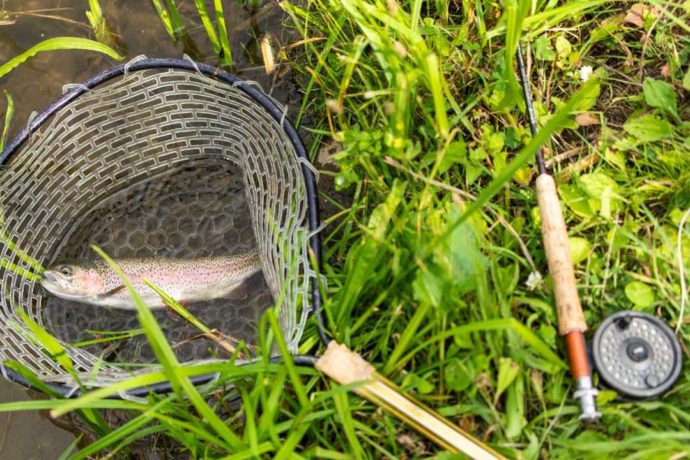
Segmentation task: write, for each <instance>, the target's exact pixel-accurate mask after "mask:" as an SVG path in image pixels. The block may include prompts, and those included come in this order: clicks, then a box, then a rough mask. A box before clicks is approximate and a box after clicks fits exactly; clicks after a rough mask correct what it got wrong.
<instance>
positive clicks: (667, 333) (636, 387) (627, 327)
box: [592, 310, 683, 399]
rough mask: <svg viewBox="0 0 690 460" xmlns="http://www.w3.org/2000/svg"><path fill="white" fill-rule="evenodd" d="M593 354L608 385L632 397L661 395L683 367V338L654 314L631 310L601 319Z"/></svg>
mask: <svg viewBox="0 0 690 460" xmlns="http://www.w3.org/2000/svg"><path fill="white" fill-rule="evenodd" d="M592 358H593V360H594V366H595V368H596V370H597V371H598V372H599V376H600V377H601V380H602V381H603V382H604V383H605V384H606V386H608V387H609V388H611V389H612V390H616V391H617V392H618V393H619V394H620V395H621V396H622V397H627V398H632V399H642V398H654V397H658V396H661V395H662V394H663V393H664V392H666V391H667V390H668V389H669V388H671V386H673V384H674V383H675V382H676V380H677V379H678V377H679V376H680V371H681V369H682V367H683V362H682V355H681V349H680V342H679V341H678V338H677V337H676V335H675V334H674V333H673V331H672V330H671V328H670V327H668V326H667V325H666V324H665V323H664V322H663V321H661V320H660V319H659V318H656V317H655V316H652V315H649V314H647V313H641V312H637V311H629V310H627V311H621V312H618V313H615V314H613V315H611V316H609V317H608V318H606V319H605V320H604V322H602V323H601V325H600V326H599V328H598V329H597V331H596V333H595V334H594V341H593V343H592Z"/></svg>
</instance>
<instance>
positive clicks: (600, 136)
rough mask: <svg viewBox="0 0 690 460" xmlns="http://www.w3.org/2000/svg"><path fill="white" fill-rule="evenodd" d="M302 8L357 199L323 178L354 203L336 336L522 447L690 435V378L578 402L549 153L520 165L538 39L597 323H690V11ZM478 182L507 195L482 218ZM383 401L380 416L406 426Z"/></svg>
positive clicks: (338, 265) (593, 450) (518, 6)
mask: <svg viewBox="0 0 690 460" xmlns="http://www.w3.org/2000/svg"><path fill="white" fill-rule="evenodd" d="M283 6H284V8H285V9H286V10H287V11H288V13H289V14H290V16H291V19H292V22H293V24H294V27H295V28H296V30H297V31H298V32H299V33H300V35H301V36H302V43H303V45H302V49H301V51H300V52H298V53H296V55H295V60H296V62H295V66H296V67H297V68H298V70H299V71H300V72H301V74H302V76H303V84H304V87H305V88H306V96H305V97H304V99H303V105H302V109H303V111H302V114H304V115H307V114H308V115H309V118H310V120H315V123H313V126H310V128H309V129H310V131H311V133H312V134H313V136H314V139H315V140H316V142H315V144H316V145H315V147H314V155H315V157H316V151H317V150H318V149H319V148H320V146H319V145H318V144H319V141H321V142H322V143H323V144H324V145H326V147H329V148H330V149H331V150H332V147H333V145H335V146H336V151H337V154H335V155H334V156H333V157H332V159H333V161H334V162H335V164H334V165H332V166H330V167H329V169H330V170H331V171H332V172H330V173H327V174H330V175H331V176H332V178H333V184H334V187H335V189H336V190H337V191H338V192H339V193H340V196H343V195H345V196H349V197H350V201H351V202H349V203H343V202H342V200H341V203H335V202H333V200H329V198H328V197H327V196H324V200H326V201H330V202H331V204H333V205H335V206H337V207H338V211H337V212H336V214H335V217H334V218H332V219H330V220H329V222H332V223H333V225H332V227H330V228H331V229H332V233H331V235H330V236H328V237H327V240H328V241H329V242H330V244H329V246H328V254H327V255H328V257H327V259H328V261H329V263H328V265H327V266H326V267H325V270H326V271H327V273H328V279H329V294H330V296H329V301H328V304H327V308H326V312H327V316H328V318H329V324H330V327H331V330H332V331H334V332H335V333H336V336H337V337H338V339H339V340H342V341H344V342H346V343H348V344H349V345H351V346H352V347H353V348H354V349H356V350H361V351H363V352H364V354H365V356H366V357H367V358H368V359H369V360H370V361H373V362H375V363H378V365H379V366H380V368H381V369H382V370H383V372H385V373H386V374H387V375H388V376H389V377H390V378H392V379H394V380H396V381H397V382H400V383H401V384H402V386H403V388H405V389H407V390H408V391H411V392H413V393H415V394H416V395H417V396H419V397H420V398H422V399H424V400H426V401H427V402H428V403H430V404H431V405H433V406H435V407H436V408H438V409H439V410H440V411H441V413H443V414H445V415H446V416H448V417H450V418H451V420H454V421H455V422H456V423H459V424H460V425H461V426H463V427H465V428H469V429H470V431H472V430H474V432H475V434H476V435H478V436H479V437H480V438H484V439H487V440H490V441H491V442H493V443H495V444H496V445H498V446H504V447H509V448H510V449H512V452H513V454H514V455H515V456H521V457H525V458H535V457H537V456H540V455H546V456H549V457H559V456H562V455H571V454H572V453H573V452H578V453H579V454H578V455H581V456H593V455H606V456H610V455H611V454H612V453H613V452H615V453H616V454H618V455H621V456H625V455H628V454H633V453H635V454H636V455H640V456H645V455H659V456H664V455H666V456H669V455H674V454H677V455H681V453H684V452H686V449H687V447H686V446H685V444H684V442H685V439H687V437H688V435H690V432H689V431H688V430H687V427H686V426H684V423H682V422H680V418H682V419H685V418H687V417H688V415H690V407H689V405H688V403H687V398H686V397H684V396H683V395H686V396H687V394H686V392H687V391H688V381H687V379H686V377H681V380H680V382H679V384H678V385H677V386H676V387H675V389H674V390H673V391H672V392H671V393H670V394H669V395H668V396H667V397H666V398H665V399H663V401H662V402H643V403H638V404H631V403H619V402H615V401H614V400H615V398H616V394H615V392H612V391H610V390H606V391H602V393H601V396H600V401H599V403H600V406H601V408H602V411H603V412H604V418H603V423H602V424H601V425H599V426H595V427H588V426H584V425H581V424H580V423H579V422H578V420H577V413H578V409H577V407H576V405H575V404H574V402H573V399H572V390H573V388H572V382H571V380H570V378H569V374H568V372H567V369H566V367H565V366H564V364H563V361H562V360H561V358H558V356H564V350H563V347H562V345H561V343H560V341H559V338H558V335H557V330H556V317H555V308H554V303H553V292H552V290H551V280H550V278H549V277H548V274H547V273H545V271H546V263H545V256H544V252H543V249H542V245H541V238H540V234H539V217H538V212H537V211H536V197H535V194H534V191H533V188H532V187H533V186H532V183H531V180H532V178H533V176H534V173H533V169H534V167H533V166H532V165H531V164H528V162H522V163H520V160H521V159H523V158H524V159H526V157H523V156H522V154H524V153H525V147H526V146H527V145H528V141H529V133H528V129H527V123H526V121H525V117H524V115H523V114H522V111H523V110H524V107H523V103H522V101H521V94H520V90H519V86H518V81H517V79H516V76H515V66H514V64H513V62H514V55H515V52H516V49H517V44H518V42H520V41H522V42H523V48H527V50H528V52H529V56H530V57H529V66H530V71H531V73H530V75H531V82H530V83H531V86H532V90H533V92H534V93H535V99H536V101H537V103H536V106H537V111H538V115H539V118H540V121H541V123H542V125H543V126H542V128H541V134H542V136H541V137H543V138H545V137H546V134H549V135H550V134H554V137H553V140H552V141H551V143H550V149H549V152H550V153H549V157H548V163H549V166H550V168H551V169H553V170H554V173H555V175H556V178H557V182H559V183H560V187H559V192H560V194H561V197H562V200H563V204H564V211H565V214H566V219H567V220H568V222H569V225H570V228H571V232H570V237H571V238H570V243H571V250H572V252H573V255H574V258H575V262H576V270H577V274H578V281H579V285H580V287H581V295H582V296H583V298H584V300H585V302H584V303H585V305H586V310H587V318H588V322H589V323H590V324H591V325H592V326H595V325H596V324H597V323H598V322H599V321H601V319H603V318H604V317H605V316H606V315H608V314H610V313H612V312H614V311H618V310H621V309H626V308H628V309H629V308H632V309H637V310H642V311H648V312H650V313H654V314H657V315H659V316H661V317H662V318H663V319H665V320H667V321H669V322H670V323H671V324H672V325H675V324H676V323H677V322H678V321H680V320H682V318H679V317H678V314H679V302H680V288H679V283H680V281H679V274H678V265H677V263H676V262H675V260H676V259H675V258H674V254H676V252H677V251H676V248H675V247H674V244H673V242H674V239H673V235H674V234H675V233H674V232H676V231H677V230H678V224H679V223H680V218H681V216H682V211H684V210H685V209H686V208H688V207H690V198H689V197H690V194H689V193H688V192H690V190H689V189H688V183H687V182H686V177H687V172H686V171H687V166H688V163H689V162H690V160H689V158H690V157H688V153H690V145H689V144H688V143H687V142H686V141H685V140H684V139H685V137H686V136H687V135H688V134H689V132H688V130H689V126H690V125H689V124H688V121H689V120H690V112H689V111H688V105H687V93H686V92H685V91H686V90H687V88H690V85H688V84H687V81H686V79H687V78H688V77H687V75H688V72H690V71H689V70H688V60H689V58H688V56H687V53H686V54H683V55H682V56H681V55H679V54H678V53H676V51H675V50H677V49H680V48H682V47H685V46H687V44H688V39H687V36H685V35H682V36H680V35H674V33H680V32H681V31H682V30H684V21H687V19H688V16H689V14H690V12H689V11H688V10H687V9H684V8H669V7H668V5H666V6H664V5H662V4H660V3H658V2H649V3H634V2H619V3H616V4H611V3H607V2H603V1H597V0H590V1H569V2H561V3H558V4H556V3H553V2H552V3H545V2H537V3H533V2H524V1H508V2H505V3H502V4H496V3H492V2H481V1H480V2H465V1H463V2H421V1H415V0H411V1H400V2H398V1H394V0H393V1H387V2H384V1H372V2H365V1H360V0H344V1H337V2H336V1H327V0H313V1H309V2H306V4H304V5H301V6H297V5H294V4H292V3H287V2H284V3H283ZM679 47H680V48H679ZM636 59H637V60H636ZM589 68H591V74H590V73H589V72H590V69H589ZM585 80H589V81H588V83H587V84H585V83H584V81H585ZM580 87H582V90H581V92H580V93H578V94H577V96H576V100H575V101H572V102H573V104H572V105H571V106H570V107H569V116H567V117H563V118H562V119H560V120H555V118H556V117H555V116H554V115H555V114H556V113H557V112H558V111H559V109H562V108H564V104H565V101H566V100H568V99H569V97H570V96H572V95H573V94H574V93H575V91H576V90H577V89H578V88H580ZM681 100H684V101H685V105H684V106H682V105H681V104H680V102H679V101H681ZM681 107H682V108H681ZM554 123H555V126H554ZM546 126H548V127H549V128H551V132H548V133H546V132H545V127H546ZM638 128H641V129H639V130H638ZM324 151H327V150H324ZM320 158H324V155H320ZM477 198H480V200H482V201H483V200H485V199H486V200H488V201H487V202H486V203H485V204H484V206H482V207H481V212H480V213H474V214H472V215H471V216H469V217H467V218H466V217H465V216H467V211H468V210H470V211H472V210H474V209H475V207H474V206H473V203H475V202H476V201H475V200H476V199H477ZM460 221H462V223H460V224H458V222H460ZM683 234H684V235H685V233H683ZM685 239H686V236H684V237H683V245H686V244H687V242H686V241H685ZM688 241H690V239H689V240H688ZM687 249H690V248H686V250H685V251H683V257H684V260H685V261H686V262H687V261H688V260H690V259H689V258H690V255H688V251H687ZM638 292H644V293H645V295H644V296H643V297H640V296H639V295H638ZM526 332H528V333H529V334H526ZM687 333H688V331H687V330H685V328H684V327H681V337H684V338H687ZM542 347H543V348H545V350H543V351H540V350H542ZM546 351H548V352H549V353H546ZM551 353H553V355H551ZM369 410H370V412H368V413H367V417H371V418H372V419H373V421H372V422H371V423H373V424H375V425H374V426H375V428H374V429H375V430H376V431H378V432H387V433H393V434H391V436H401V433H405V428H404V427H402V426H398V425H393V426H394V427H395V428H393V427H392V426H391V423H392V422H391V419H389V418H387V417H377V416H376V415H375V414H376V413H375V412H373V411H374V408H373V407H370V409H369ZM360 413H362V412H360ZM678 414H682V415H680V418H679V415H678ZM406 436H407V434H406ZM413 438H414V436H413ZM621 438H624V439H625V440H626V442H625V443H622V444H621V443H619V442H618V440H619V439H621ZM415 439H416V438H415ZM661 439H664V440H667V441H668V442H664V443H658V442H657V441H658V440H661ZM412 446H417V447H419V445H418V444H414V443H413V444H412ZM409 448H412V447H410V446H408V449H409Z"/></svg>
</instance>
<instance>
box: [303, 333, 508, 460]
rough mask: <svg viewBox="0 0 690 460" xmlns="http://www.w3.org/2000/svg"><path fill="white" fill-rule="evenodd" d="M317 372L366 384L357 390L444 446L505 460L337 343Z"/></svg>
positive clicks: (485, 458) (482, 458)
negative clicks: (405, 392)
mask: <svg viewBox="0 0 690 460" xmlns="http://www.w3.org/2000/svg"><path fill="white" fill-rule="evenodd" d="M315 367H316V369H318V370H319V371H321V372H323V373H324V374H326V375H327V376H328V377H330V378H332V379H333V380H335V381H336V382H338V383H340V384H343V385H347V384H351V383H355V382H363V383H362V384H361V385H358V386H356V387H355V388H354V389H353V391H355V392H356V393H357V394H358V395H360V396H362V397H364V398H366V399H368V400H369V401H371V402H373V403H374V404H377V405H379V406H381V407H383V408H385V409H387V410H389V411H390V412H392V413H393V414H394V415H395V416H396V417H398V418H399V419H400V420H402V421H404V422H405V423H407V424H408V425H410V426H412V427H413V428H414V429H416V430H417V431H419V432H420V433H421V434H423V435H424V436H426V437H427V438H428V439H430V440H432V441H434V442H436V443H437V444H438V445H440V446H441V447H443V448H445V449H448V450H451V451H456V452H463V453H464V454H465V455H467V456H468V457H470V458H473V459H480V460H496V459H503V458H505V457H503V456H501V455H500V454H499V453H497V452H495V451H494V450H492V449H491V448H490V447H488V446H487V445H485V444H484V443H482V442H481V441H479V440H478V439H476V438H474V437H473V436H471V435H470V434H468V433H465V432H464V431H462V430H461V429H460V428H459V427H457V426H455V425H453V424H451V423H450V422H449V421H448V420H447V419H445V418H443V417H441V416H440V415H438V414H437V413H436V412H434V411H432V410H431V409H429V408H428V407H426V406H424V405H422V404H421V403H420V402H419V401H416V400H414V399H412V398H411V397H410V396H408V395H405V394H404V393H403V392H402V391H400V389H399V388H398V387H396V386H395V384H393V383H392V382H390V381H389V380H388V379H386V378H385V377H383V376H382V375H380V374H379V373H377V372H376V370H375V369H374V367H373V366H372V365H371V364H369V363H368V362H367V361H365V360H364V359H363V358H362V357H361V356H359V355H358V354H357V353H354V352H353V351H351V350H350V349H349V348H347V347H346V346H344V345H340V344H338V343H336V342H335V341H332V342H330V343H329V344H328V348H327V349H326V352H325V353H324V354H323V356H322V357H321V358H320V359H319V360H318V361H317V362H316V366H315Z"/></svg>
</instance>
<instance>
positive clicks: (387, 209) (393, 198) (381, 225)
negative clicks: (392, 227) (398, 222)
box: [369, 180, 405, 240]
mask: <svg viewBox="0 0 690 460" xmlns="http://www.w3.org/2000/svg"><path fill="white" fill-rule="evenodd" d="M404 194H405V183H404V182H402V181H399V180H396V181H395V183H394V184H393V187H392V189H391V191H390V193H389V194H388V197H387V198H386V201H385V202H383V203H381V204H380V205H378V206H377V207H376V209H374V210H373V211H372V213H371V216H370V217H369V229H370V230H371V231H372V235H373V236H374V238H375V239H377V240H381V239H382V238H383V237H384V235H385V234H386V230H388V224H389V222H390V221H391V219H393V217H394V216H395V214H396V210H397V208H398V205H399V204H400V202H401V201H402V199H403V196H404Z"/></svg>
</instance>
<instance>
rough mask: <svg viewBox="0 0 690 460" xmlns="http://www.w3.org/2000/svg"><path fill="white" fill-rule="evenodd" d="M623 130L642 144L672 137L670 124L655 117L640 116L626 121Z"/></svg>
mask: <svg viewBox="0 0 690 460" xmlns="http://www.w3.org/2000/svg"><path fill="white" fill-rule="evenodd" d="M623 129H624V130H625V131H626V132H627V133H628V134H630V135H631V136H633V137H635V138H636V139H638V140H640V141H642V142H655V141H659V140H661V139H666V138H669V137H671V136H673V127H672V126H671V124H670V123H669V122H668V121H666V120H664V119H663V118H661V117H658V116H656V115H642V116H641V117H636V118H632V119H628V121H626V122H625V124H624V125H623Z"/></svg>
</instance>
